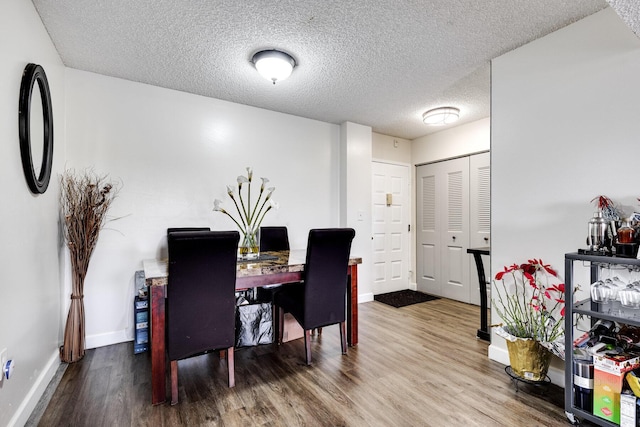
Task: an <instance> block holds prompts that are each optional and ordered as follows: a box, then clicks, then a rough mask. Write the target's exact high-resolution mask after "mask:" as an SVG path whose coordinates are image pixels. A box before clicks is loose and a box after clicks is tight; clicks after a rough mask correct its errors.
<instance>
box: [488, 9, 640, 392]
mask: <svg viewBox="0 0 640 427" xmlns="http://www.w3.org/2000/svg"><path fill="white" fill-rule="evenodd" d="M638 76H640V40H639V39H638V38H637V37H636V36H635V35H634V34H633V33H632V32H631V30H630V29H629V28H627V27H626V26H625V24H624V23H623V22H622V21H621V20H620V19H619V18H618V16H617V15H616V14H615V12H614V11H613V10H611V9H609V8H608V9H605V10H603V11H601V12H598V13H596V14H595V15H592V16H590V17H587V18H585V19H583V20H581V21H579V22H577V23H575V24H573V25H571V26H569V27H566V28H564V29H562V30H559V31H557V32H555V33H553V34H550V35H548V36H546V37H544V38H542V39H539V40H537V41H534V42H532V43H530V44H528V45H525V46H523V47H521V48H519V49H517V50H515V51H512V52H510V53H507V54H505V55H503V56H501V57H499V58H497V59H496V60H494V61H493V66H492V116H491V119H492V125H491V127H492V130H491V131H492V139H491V154H492V166H491V172H492V180H491V182H492V191H491V196H492V206H491V216H492V220H491V233H492V260H491V264H492V265H491V270H492V275H495V273H496V272H497V271H498V270H500V269H502V267H503V266H504V265H509V264H512V263H514V262H521V261H523V260H526V259H528V258H531V257H536V258H542V259H543V260H544V261H546V262H548V263H550V264H551V265H552V266H554V267H555V268H556V269H558V270H560V271H563V269H564V254H565V253H567V252H575V251H577V249H578V248H582V247H585V239H586V231H587V222H588V221H589V218H590V217H591V216H592V214H593V211H594V208H593V204H592V203H591V202H590V201H591V200H592V199H593V198H594V197H596V196H597V195H600V194H605V195H607V196H609V197H610V198H612V199H613V200H614V201H617V202H619V203H622V204H624V205H627V206H629V207H632V208H635V209H639V207H638V201H637V200H636V198H637V197H638V196H640V189H639V186H638V173H637V171H638V159H640V144H639V143H638V136H639V135H640V120H638V117H639V113H640V108H639V107H638V105H639V104H638V100H640V79H639V78H638ZM582 285H583V287H584V286H585V285H587V283H582ZM492 318H493V319H492V322H493V323H496V321H497V315H496V313H495V312H494V313H492ZM505 348H506V346H505V344H504V340H502V339H501V338H499V337H497V336H496V335H495V334H494V335H493V336H492V345H491V347H490V351H489V354H490V357H491V358H492V359H495V360H500V361H502V362H503V363H508V356H507V353H506V350H505ZM556 366H557V367H559V368H560V369H562V365H561V364H559V363H556ZM562 375H563V373H562V372H561V371H559V370H558V371H556V372H555V373H554V375H553V376H552V380H554V382H558V383H562V382H563V377H562Z"/></svg>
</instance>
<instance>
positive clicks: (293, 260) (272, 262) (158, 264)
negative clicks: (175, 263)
mask: <svg viewBox="0 0 640 427" xmlns="http://www.w3.org/2000/svg"><path fill="white" fill-rule="evenodd" d="M263 253H264V254H267V255H271V257H270V259H268V260H256V261H242V262H238V267H237V271H238V272H237V277H251V276H262V275H268V274H276V273H297V272H302V271H304V263H305V261H306V255H307V252H306V250H305V249H295V250H290V251H274V252H263ZM273 257H275V259H273ZM355 264H362V258H360V257H350V258H349V265H355ZM168 265H169V262H168V260H167V259H145V260H143V261H142V266H143V268H144V276H145V278H146V279H147V280H148V281H150V282H151V283H150V284H151V286H164V285H166V283H167V282H166V278H167V276H168V274H169V273H168Z"/></svg>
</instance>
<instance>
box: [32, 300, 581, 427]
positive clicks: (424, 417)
mask: <svg viewBox="0 0 640 427" xmlns="http://www.w3.org/2000/svg"><path fill="white" fill-rule="evenodd" d="M479 311H480V308H479V307H477V306H472V305H467V304H463V303H459V302H455V301H451V300H447V299H439V300H436V301H430V302H426V303H421V304H416V305H412V306H409V307H404V308H400V309H396V308H393V307H390V306H387V305H384V304H382V303H379V302H368V303H364V304H360V305H359V316H360V343H359V344H358V346H357V347H355V348H349V353H348V354H347V355H346V356H343V355H342V354H341V352H340V342H339V333H338V329H337V326H331V327H327V328H324V330H323V333H322V335H320V336H317V337H314V338H312V349H313V360H314V364H313V366H311V367H307V366H305V365H304V361H303V359H304V345H303V342H302V340H296V341H293V342H289V343H285V344H283V345H282V346H280V347H278V346H277V345H265V346H260V347H253V348H242V349H237V350H236V386H235V388H232V389H230V388H228V387H227V376H226V364H225V363H224V362H221V361H220V360H219V358H218V355H217V353H211V354H207V355H203V356H199V357H197V358H192V359H188V360H185V361H181V362H180V365H179V384H180V403H179V404H178V405H176V406H170V405H169V404H168V403H167V404H163V405H158V406H152V405H151V403H150V402H151V384H150V358H149V356H148V354H147V353H143V354H140V355H135V356H134V355H133V350H132V343H124V344H118V345H113V346H108V347H102V348H98V349H94V350H88V351H87V354H86V356H85V358H84V359H83V360H82V361H80V362H78V363H75V364H72V365H69V366H68V368H67V370H66V372H65V373H64V375H63V377H62V379H61V381H60V383H59V385H58V387H57V389H56V391H55V393H54V394H53V396H52V398H51V400H50V402H49V404H48V406H47V408H46V410H45V411H44V413H43V414H42V417H41V418H40V420H39V422H38V425H40V426H154V427H157V426H207V425H211V426H438V427H440V426H524V425H526V426H563V425H569V422H568V421H567V419H566V418H565V416H564V409H563V394H562V393H563V390H562V389H560V388H558V387H556V386H553V385H551V386H549V387H547V388H546V392H545V391H544V389H539V388H534V387H531V386H527V385H521V386H520V389H519V391H518V392H516V390H515V388H514V386H513V384H512V383H511V381H510V378H509V377H508V376H507V375H506V374H505V372H504V366H503V365H501V364H499V363H497V362H494V361H491V360H489V359H488V358H487V347H488V343H486V342H484V341H481V340H478V339H476V338H475V333H476V330H477V328H478V325H479Z"/></svg>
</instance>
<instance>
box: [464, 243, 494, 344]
mask: <svg viewBox="0 0 640 427" xmlns="http://www.w3.org/2000/svg"><path fill="white" fill-rule="evenodd" d="M467 253H468V254H472V255H473V259H474V260H475V262H476V269H477V270H478V281H479V282H480V329H478V333H477V335H476V336H477V337H478V338H480V339H482V340H485V341H491V332H490V331H489V322H488V321H487V309H488V304H487V279H486V277H485V275H484V265H483V264H482V255H491V250H490V248H469V249H467Z"/></svg>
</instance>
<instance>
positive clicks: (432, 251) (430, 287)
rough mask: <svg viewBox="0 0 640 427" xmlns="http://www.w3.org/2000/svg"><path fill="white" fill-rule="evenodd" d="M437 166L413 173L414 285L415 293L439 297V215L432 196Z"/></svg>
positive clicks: (435, 200) (434, 190) (422, 168)
mask: <svg viewBox="0 0 640 427" xmlns="http://www.w3.org/2000/svg"><path fill="white" fill-rule="evenodd" d="M440 170H441V166H440V164H438V163H434V164H430V165H423V166H419V167H418V168H417V170H416V185H417V187H418V188H417V191H416V194H417V197H416V200H417V202H416V204H417V213H416V222H417V223H416V241H417V246H416V251H417V252H416V264H417V265H416V268H417V272H416V286H417V288H418V290H419V291H421V292H425V293H428V294H432V295H438V296H440V295H441V294H442V286H441V281H440V259H441V253H442V251H441V249H440V234H441V233H440V222H441V218H440V214H439V213H438V211H439V209H438V206H439V205H438V201H437V199H438V200H439V199H440V198H439V197H436V193H437V190H438V187H439V181H440V178H439V175H440V173H439V172H440Z"/></svg>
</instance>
